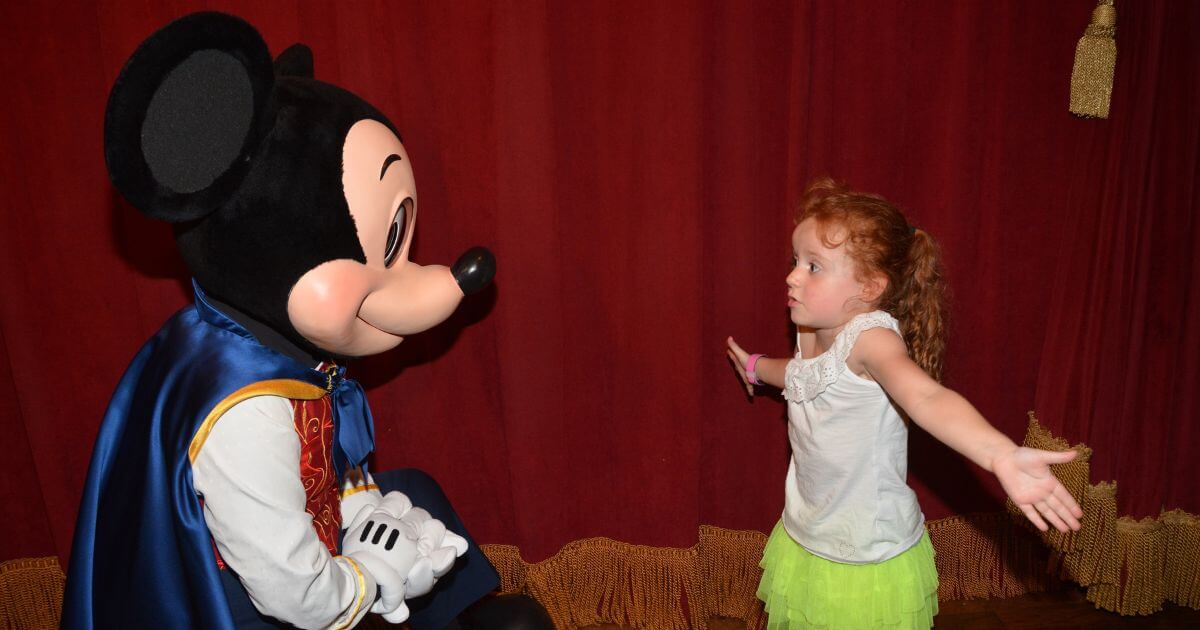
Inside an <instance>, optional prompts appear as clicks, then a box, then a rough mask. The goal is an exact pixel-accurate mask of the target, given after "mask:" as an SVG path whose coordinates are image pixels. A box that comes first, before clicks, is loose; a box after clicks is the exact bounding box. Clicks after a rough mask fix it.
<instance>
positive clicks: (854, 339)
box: [727, 179, 1083, 628]
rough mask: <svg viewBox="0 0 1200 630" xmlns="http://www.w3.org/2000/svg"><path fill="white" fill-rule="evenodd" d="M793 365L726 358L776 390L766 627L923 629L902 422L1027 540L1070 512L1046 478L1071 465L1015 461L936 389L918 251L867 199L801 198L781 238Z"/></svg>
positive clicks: (1013, 450)
mask: <svg viewBox="0 0 1200 630" xmlns="http://www.w3.org/2000/svg"><path fill="white" fill-rule="evenodd" d="M792 252H793V268H792V270H791V273H789V274H788V275H787V296H788V308H789V309H790V311H791V319H792V322H793V323H795V324H796V326H797V327H798V333H797V335H796V337H797V346H798V348H797V351H796V355H795V356H794V357H793V358H790V359H785V358H780V359H772V358H766V357H764V356H762V355H760V354H747V353H746V352H745V351H744V350H742V348H741V347H740V346H738V344H737V343H735V342H734V340H733V338H732V337H730V338H729V339H728V340H727V344H728V346H729V349H728V354H729V357H730V358H731V359H732V360H733V363H734V364H735V365H736V366H737V370H738V374H739V375H740V376H741V378H742V381H743V382H744V383H745V385H746V390H747V392H750V393H751V394H752V395H753V391H754V389H753V386H754V385H763V384H765V385H771V386H772V387H777V388H780V389H782V390H783V394H784V397H785V398H786V399H787V401H788V419H789V420H788V438H789V441H790V442H791V447H792V458H791V464H790V466H789V468H788V475H787V481H786V495H785V496H786V501H785V507H784V512H783V518H782V519H781V521H780V523H779V524H778V525H776V526H775V529H774V531H773V532H772V533H771V537H770V539H769V540H768V541H767V545H766V548H765V550H764V551H763V559H762V563H761V564H762V567H763V577H762V582H761V583H760V584H759V587H758V597H759V598H760V599H762V600H763V602H764V603H765V604H766V609H767V615H768V620H769V621H768V626H769V627H771V628H783V627H791V628H803V627H818V628H874V627H888V628H928V627H929V626H931V625H932V623H933V616H934V615H936V614H937V586H938V583H937V572H936V570H935V569H934V564H933V546H932V545H931V544H930V542H929V534H928V533H926V531H925V517H924V516H923V515H922V514H921V509H920V506H918V505H917V498H916V495H915V494H914V493H913V491H912V490H911V489H910V488H909V487H908V486H907V485H906V484H905V475H906V471H907V450H908V449H907V440H908V429H907V426H906V424H905V420H904V418H905V416H907V417H908V418H911V419H912V420H913V421H914V422H916V423H917V424H918V425H920V426H921V428H923V429H925V430H926V431H928V432H929V433H930V434H931V435H933V436H934V437H936V438H937V439H939V440H941V441H942V442H945V443H946V444H947V445H948V446H950V447H951V448H953V449H954V450H956V451H958V452H959V453H962V454H963V455H965V456H966V457H967V458H969V459H970V460H971V461H973V462H975V463H976V464H978V465H979V466H982V467H983V468H984V469H986V470H988V471H991V472H992V473H994V474H995V475H996V477H997V478H999V480H1000V484H1001V485H1002V486H1003V487H1004V490H1005V492H1007V493H1008V495H1009V496H1010V497H1011V498H1012V500H1013V502H1015V503H1016V504H1017V505H1018V506H1019V507H1020V508H1021V511H1022V512H1024V513H1025V516H1027V517H1028V518H1029V520H1030V521H1033V523H1034V524H1035V525H1036V526H1037V527H1038V529H1041V530H1043V531H1044V530H1046V529H1047V526H1046V521H1049V522H1050V524H1052V525H1053V526H1054V527H1056V528H1058V529H1059V530H1062V531H1066V530H1067V529H1068V528H1069V529H1074V530H1078V529H1079V520H1078V519H1079V517H1080V516H1082V515H1083V511H1082V510H1080V509H1079V505H1078V504H1077V503H1076V502H1075V500H1074V499H1072V498H1071V495H1070V494H1069V493H1068V492H1067V491H1066V489H1065V488H1064V487H1063V485H1062V484H1061V483H1060V482H1059V481H1058V480H1057V479H1056V478H1055V477H1054V475H1053V474H1051V472H1050V466H1049V465H1050V464H1060V463H1063V462H1068V461H1071V460H1072V459H1074V457H1075V452H1074V451H1067V452H1062V453H1055V452H1050V451H1039V450H1034V449H1029V448H1023V447H1018V446H1017V445H1016V444H1014V443H1013V442H1012V440H1010V439H1008V437H1006V436H1005V435H1004V434H1002V433H1000V432H999V431H997V430H996V429H995V428H993V427H992V426H991V425H990V424H988V422H987V421H986V420H984V418H983V417H982V416H981V415H979V412H978V411H976V410H975V408H974V407H972V406H971V404H970V403H968V402H967V401H966V400H965V399H964V398H963V397H962V396H960V395H958V394H956V393H955V392H953V391H951V390H949V389H946V388H945V387H942V386H941V385H940V384H939V383H938V380H937V379H938V378H939V377H940V372H941V354H942V350H943V349H944V346H945V344H944V341H943V339H942V318H943V314H942V304H941V296H942V283H941V282H942V281H941V276H940V272H939V269H938V260H937V248H936V246H935V244H934V242H933V239H932V238H931V237H930V236H929V234H927V233H926V232H924V231H922V230H918V229H915V228H913V227H911V226H910V225H909V224H908V221H907V220H906V219H905V218H904V216H903V215H902V214H901V213H900V211H899V210H897V209H896V208H895V207H894V206H892V205H891V204H889V203H888V202H887V201H885V200H884V199H883V198H881V197H878V196H876V195H870V194H865V193H860V192H852V191H850V190H849V189H847V188H846V187H845V186H844V185H841V184H838V183H835V182H833V181H832V180H829V179H821V180H817V181H816V182H814V183H812V184H811V185H810V186H809V188H808V190H807V191H806V192H805V195H804V198H803V201H802V203H801V209H800V217H799V221H798V223H797V225H796V229H795V230H794V231H793V232H792Z"/></svg>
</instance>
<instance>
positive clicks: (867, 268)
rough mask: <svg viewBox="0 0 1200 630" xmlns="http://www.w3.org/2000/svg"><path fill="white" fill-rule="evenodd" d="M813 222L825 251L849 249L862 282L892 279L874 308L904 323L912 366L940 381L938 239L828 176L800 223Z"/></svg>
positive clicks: (808, 195) (816, 185)
mask: <svg viewBox="0 0 1200 630" xmlns="http://www.w3.org/2000/svg"><path fill="white" fill-rule="evenodd" d="M808 219H812V220H814V221H816V222H817V228H818V232H817V233H818V234H819V235H820V237H821V240H823V241H824V242H825V244H826V246H828V247H836V246H838V245H840V244H842V243H844V244H845V245H846V253H847V255H849V256H850V258H851V259H852V260H854V262H855V264H856V267H857V272H856V273H857V276H858V279H859V281H863V282H865V281H869V280H870V279H872V278H877V277H882V278H886V279H887V286H886V288H885V289H884V290H883V292H882V293H881V294H880V296H879V298H878V299H877V300H875V302H874V304H872V306H873V307H874V308H877V309H880V310H884V311H887V312H888V313H890V314H891V315H892V316H893V317H895V318H896V319H897V320H898V321H899V322H900V329H901V331H902V332H903V333H904V341H905V343H907V344H908V348H909V354H910V355H911V356H912V358H913V361H914V362H916V364H917V365H919V366H921V369H923V370H925V372H926V373H927V374H929V375H930V376H931V377H933V378H935V379H939V380H940V379H941V376H942V355H943V353H944V352H945V349H946V341H945V315H944V306H943V300H944V296H945V285H944V283H943V281H942V271H941V264H940V262H939V253H938V247H937V243H935V242H934V240H933V237H931V236H930V235H929V233H927V232H925V231H924V230H918V229H914V228H912V227H911V226H910V225H909V223H908V220H907V219H906V218H905V217H904V214H903V213H902V212H900V209H899V208H897V207H896V206H894V205H892V204H891V203H889V202H888V201H887V200H886V199H884V198H883V197H880V196H879V195H874V194H870V193H864V192H858V191H853V190H850V188H849V187H847V186H846V185H845V184H843V183H841V182H837V181H834V180H833V179H830V178H828V177H822V178H818V179H816V180H814V181H812V182H811V183H810V184H809V185H808V188H807V189H805V191H804V196H803V197H802V199H801V201H800V214H799V216H798V218H797V220H796V223H797V224H799V223H800V222H802V221H805V220H808ZM832 238H838V239H839V240H837V241H834V240H831V239H832Z"/></svg>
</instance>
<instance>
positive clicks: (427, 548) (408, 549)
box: [342, 492, 467, 623]
mask: <svg viewBox="0 0 1200 630" xmlns="http://www.w3.org/2000/svg"><path fill="white" fill-rule="evenodd" d="M466 551H467V541H466V540H465V539H464V538H463V537H461V536H459V535H457V534H455V533H453V532H450V531H448V530H447V529H446V526H445V525H443V524H442V522H441V521H439V520H437V519H435V518H433V517H431V516H430V515H429V512H426V511H425V510H422V509H421V508H414V507H412V503H411V502H410V501H409V500H408V497H406V496H404V494H402V493H400V492H389V493H388V494H387V496H385V497H384V498H383V501H382V502H380V504H379V505H378V506H371V505H365V506H363V507H362V509H360V510H359V512H358V514H357V515H355V517H354V520H353V521H351V524H350V530H349V531H348V532H347V533H346V537H345V539H344V542H343V545H342V553H343V555H346V556H349V557H351V558H354V559H355V560H358V561H360V562H361V563H362V564H363V565H364V566H365V567H366V568H367V570H368V571H370V572H371V575H372V576H374V577H375V582H376V583H377V584H378V585H379V590H380V597H379V600H378V601H376V602H375V604H374V605H373V606H372V607H371V612H377V613H383V618H384V619H386V620H387V621H388V622H390V623H400V622H402V621H404V620H406V619H408V606H407V605H405V603H404V600H405V599H411V598H413V597H419V596H421V595H424V594H426V593H428V592H429V591H431V590H433V585H434V584H435V583H436V582H437V578H440V577H442V576H443V575H445V574H446V573H447V572H449V571H450V568H451V567H452V566H454V559H455V558H457V557H458V556H461V555H462V554H464V553H466Z"/></svg>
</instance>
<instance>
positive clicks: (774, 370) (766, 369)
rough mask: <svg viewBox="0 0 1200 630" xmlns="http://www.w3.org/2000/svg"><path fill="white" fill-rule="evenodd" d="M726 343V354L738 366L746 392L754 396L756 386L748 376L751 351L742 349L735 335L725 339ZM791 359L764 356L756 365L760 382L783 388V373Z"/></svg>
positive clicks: (755, 370)
mask: <svg viewBox="0 0 1200 630" xmlns="http://www.w3.org/2000/svg"><path fill="white" fill-rule="evenodd" d="M725 345H726V346H728V347H727V348H726V350H725V354H726V356H728V357H729V360H730V361H731V362H732V363H733V366H734V367H735V368H737V373H738V376H739V377H740V378H741V379H742V385H744V386H745V387H746V393H747V394H749V395H751V396H753V395H754V386H753V385H751V384H750V379H748V378H747V377H746V361H748V360H749V359H750V353H748V352H746V351H745V350H742V347H741V346H739V345H737V342H736V341H734V340H733V337H728V338H726V339H725ZM788 361H789V359H771V358H768V357H762V358H760V359H759V360H758V362H757V363H755V365H754V372H755V373H756V374H758V380H759V382H761V383H763V384H764V385H770V386H771V387H776V388H779V389H783V373H784V371H785V370H786V369H787V363H788Z"/></svg>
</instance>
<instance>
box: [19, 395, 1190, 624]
mask: <svg viewBox="0 0 1200 630" xmlns="http://www.w3.org/2000/svg"><path fill="white" fill-rule="evenodd" d="M1024 444H1025V445H1026V446H1031V447H1036V448H1044V449H1048V450H1056V451H1062V450H1066V449H1067V448H1074V449H1075V450H1077V451H1079V453H1080V456H1079V457H1077V458H1076V459H1075V460H1074V461H1072V462H1068V463H1066V464H1059V465H1055V466H1054V473H1055V475H1057V476H1058V478H1059V479H1061V480H1062V482H1063V485H1064V486H1066V487H1067V489H1068V490H1069V491H1070V492H1071V494H1072V495H1073V496H1074V497H1075V499H1076V500H1077V501H1079V504H1080V506H1081V507H1082V508H1083V518H1082V519H1081V523H1082V525H1083V527H1082V529H1081V530H1080V531H1078V532H1072V533H1070V534H1065V535H1064V534H1060V533H1058V532H1054V531H1051V532H1047V533H1041V532H1038V531H1037V530H1036V529H1034V528H1033V527H1032V526H1031V525H1029V524H1028V521H1027V520H1026V519H1025V517H1024V515H1022V514H1020V512H1019V511H1017V510H1016V507H1015V506H1012V505H1011V504H1010V505H1009V509H1008V514H1006V513H1004V512H996V513H990V514H969V515H963V516H952V517H949V518H944V519H939V520H936V521H927V522H926V524H925V525H926V527H927V528H928V530H929V535H930V539H931V540H932V542H933V547H934V551H935V552H936V553H937V557H936V560H935V562H936V563H937V570H938V579H939V582H940V584H939V588H938V598H939V599H942V600H953V599H964V598H978V597H1014V596H1018V595H1024V594H1026V593H1034V592H1040V591H1044V590H1046V589H1047V588H1048V587H1049V586H1050V583H1051V581H1052V580H1054V579H1055V578H1058V577H1061V578H1065V579H1068V580H1070V581H1073V582H1076V583H1078V584H1080V585H1082V586H1084V587H1086V588H1087V589H1088V594H1087V596H1088V599H1089V600H1091V601H1092V602H1094V603H1095V604H1096V605H1097V606H1098V607H1100V608H1104V609H1107V610H1110V611H1113V612H1117V613H1120V614H1122V615H1147V614H1151V613H1153V612H1156V611H1158V610H1160V609H1161V608H1162V604H1163V602H1164V601H1167V600H1170V601H1172V602H1175V603H1176V604H1179V605H1181V606H1188V607H1190V608H1194V609H1200V517H1197V516H1196V515H1193V514H1189V513H1187V512H1184V511H1182V510H1172V511H1169V512H1163V513H1162V514H1160V515H1159V516H1158V518H1146V519H1142V520H1140V521H1135V520H1133V519H1130V518H1118V516H1117V486H1116V484H1115V483H1098V484H1094V485H1093V484H1090V483H1088V479H1089V466H1090V464H1089V462H1090V461H1091V456H1092V450H1091V449H1089V448H1088V447H1087V446H1084V445H1082V444H1077V445H1075V446H1073V447H1070V446H1068V443H1067V442H1066V441H1065V440H1062V439H1061V438H1056V437H1054V436H1053V435H1051V434H1050V432H1049V431H1047V430H1046V429H1045V428H1043V427H1042V426H1041V425H1040V424H1039V423H1038V421H1037V417H1036V416H1034V414H1033V413H1030V414H1029V428H1028V431H1027V433H1026V436H1025V441H1024ZM766 541H767V537H766V536H765V535H764V534H763V533H761V532H757V531H742V530H730V529H722V528H720V527H713V526H709V525H702V526H701V527H700V530H699V536H698V542H697V543H696V544H695V545H694V546H692V547H690V548H687V549H677V548H669V547H668V548H664V547H647V546H642V545H631V544H628V543H623V542H619V541H615V540H612V539H609V538H588V539H584V540H578V541H575V542H572V543H569V544H567V545H566V546H564V547H563V548H562V549H561V550H559V552H558V553H557V554H555V555H554V556H553V557H551V558H548V559H546V560H543V561H541V562H538V563H536V564H529V563H527V562H525V560H524V559H523V558H522V557H521V553H520V550H519V549H518V548H517V547H514V546H512V545H481V547H482V549H483V552H484V553H485V554H486V555H487V556H488V559H489V560H490V561H491V562H492V564H493V565H494V566H495V567H496V570H497V571H499V573H500V589H501V591H502V592H504V593H525V594H528V595H530V596H532V597H534V598H536V599H537V600H538V601H540V602H541V603H542V605H543V606H545V607H546V609H547V611H548V612H549V613H550V616H551V618H552V619H553V620H554V623H555V625H556V626H558V627H560V628H579V627H582V626H589V625H596V624H621V625H625V626H632V627H635V628H654V629H656V630H657V629H660V628H661V629H675V628H701V629H702V628H707V627H708V625H709V621H710V620H711V619H713V618H718V617H723V618H731V619H740V620H741V621H743V622H744V623H745V624H746V627H747V628H749V629H759V628H762V627H764V626H765V625H766V615H765V613H764V612H763V607H762V602H760V601H759V600H758V598H757V597H756V596H755V592H756V590H757V588H758V581H759V579H760V578H761V576H762V570H761V569H760V568H759V566H758V562H759V560H760V559H761V558H762V550H763V547H764V546H765V545H766ZM64 579H65V578H64V576H63V573H62V570H61V568H60V567H59V565H58V559H57V558H55V557H48V558H34V559H24V560H12V561H8V562H4V563H0V627H18V628H38V627H55V626H56V625H57V622H58V616H59V614H60V610H61V607H62V593H63V582H64Z"/></svg>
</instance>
